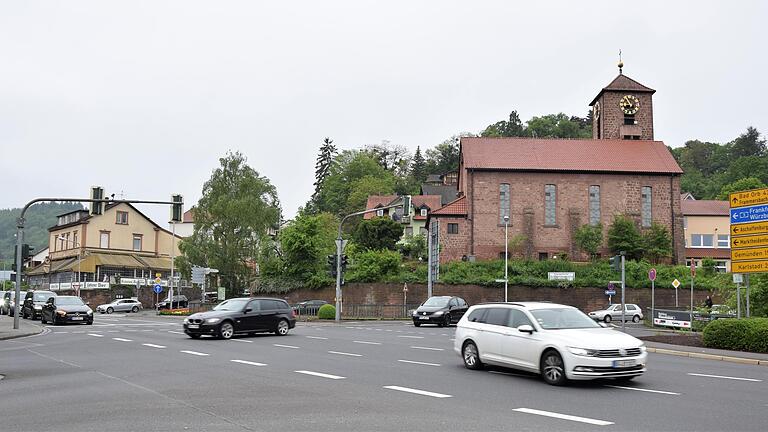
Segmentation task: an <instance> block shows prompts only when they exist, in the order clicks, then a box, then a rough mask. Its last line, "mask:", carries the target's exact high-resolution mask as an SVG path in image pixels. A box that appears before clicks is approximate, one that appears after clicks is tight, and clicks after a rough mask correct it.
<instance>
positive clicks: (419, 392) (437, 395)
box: [384, 386, 453, 398]
mask: <svg viewBox="0 0 768 432" xmlns="http://www.w3.org/2000/svg"><path fill="white" fill-rule="evenodd" d="M384 388H385V389H390V390H397V391H401V392H406V393H413V394H417V395H422V396H431V397H435V398H449V397H453V396H451V395H448V394H443V393H434V392H431V391H426V390H419V389H413V388H408V387H400V386H384Z"/></svg>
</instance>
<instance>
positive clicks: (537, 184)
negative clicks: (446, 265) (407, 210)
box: [427, 63, 685, 263]
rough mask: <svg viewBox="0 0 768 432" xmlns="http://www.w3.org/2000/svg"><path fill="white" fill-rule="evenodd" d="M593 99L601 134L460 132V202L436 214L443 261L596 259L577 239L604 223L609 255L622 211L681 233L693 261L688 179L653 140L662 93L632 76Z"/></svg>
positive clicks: (676, 242)
mask: <svg viewBox="0 0 768 432" xmlns="http://www.w3.org/2000/svg"><path fill="white" fill-rule="evenodd" d="M622 66H623V65H622V64H621V63H620V64H619V68H620V69H619V75H618V76H617V77H616V78H615V79H614V80H613V81H611V83H610V84H608V85H607V86H606V87H604V88H603V89H601V90H600V91H599V92H598V94H597V96H595V98H594V99H593V100H592V102H591V103H590V106H591V107H592V114H593V115H592V121H593V124H592V139H537V138H486V137H467V138H462V139H461V144H460V162H459V177H458V196H459V198H457V199H456V200H454V201H452V202H450V203H448V204H446V205H445V206H443V207H441V208H439V209H436V210H434V211H433V212H431V213H430V215H429V221H427V223H428V226H429V229H430V230H437V231H438V242H439V244H440V261H441V262H447V261H455V260H461V259H465V260H474V259H478V260H481V259H482V260H486V259H496V258H503V257H504V243H505V241H504V238H505V229H506V230H508V238H509V240H510V241H509V243H510V250H509V253H510V255H511V256H518V257H525V258H528V259H547V258H553V257H555V256H558V255H561V254H568V256H569V257H570V259H572V260H587V259H588V258H589V257H588V256H587V255H586V254H585V253H583V252H582V251H581V250H579V248H578V247H577V246H576V241H575V233H576V230H577V229H578V228H579V227H581V226H582V225H586V224H589V225H597V224H602V226H603V235H604V242H603V247H602V249H601V252H600V253H601V255H603V256H607V255H608V254H609V251H608V249H607V237H608V236H607V233H608V229H609V228H610V226H611V225H612V223H613V220H614V217H615V216H616V215H625V216H627V217H629V218H630V219H632V220H633V221H634V222H635V224H636V226H637V227H638V229H639V230H640V231H641V232H642V231H643V230H646V229H648V228H650V227H651V224H652V223H654V222H655V223H658V224H661V225H663V226H664V227H666V228H667V230H668V231H669V233H670V234H671V237H672V248H673V253H672V255H673V256H672V261H673V262H677V263H682V262H684V259H685V246H684V234H683V215H682V212H681V209H680V176H681V175H682V173H683V170H682V169H681V168H680V166H679V165H678V164H677V162H676V161H675V159H674V157H673V156H672V154H671V153H670V151H669V150H668V149H667V146H666V145H665V144H664V143H663V142H661V141H656V140H654V129H653V101H652V98H653V94H654V93H655V90H653V89H650V88H648V87H646V86H644V85H642V84H640V83H639V82H637V81H635V80H633V79H631V78H629V77H628V76H626V75H624V74H623V73H622V71H621V67H622Z"/></svg>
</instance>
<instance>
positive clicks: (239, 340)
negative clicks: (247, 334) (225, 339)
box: [230, 339, 253, 343]
mask: <svg viewBox="0 0 768 432" xmlns="http://www.w3.org/2000/svg"><path fill="white" fill-rule="evenodd" d="M230 341H232V342H245V343H253V341H249V340H245V339H230Z"/></svg>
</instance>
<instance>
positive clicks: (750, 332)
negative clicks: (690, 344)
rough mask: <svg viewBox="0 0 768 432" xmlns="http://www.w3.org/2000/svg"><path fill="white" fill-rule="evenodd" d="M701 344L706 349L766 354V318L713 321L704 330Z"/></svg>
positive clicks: (767, 328)
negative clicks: (702, 343)
mask: <svg viewBox="0 0 768 432" xmlns="http://www.w3.org/2000/svg"><path fill="white" fill-rule="evenodd" d="M702 342H704V346H705V347H708V348H720V349H729V350H737V351H750V352H759V353H768V318H749V319H732V318H723V319H719V320H716V321H713V322H711V323H709V324H708V325H707V327H706V328H705V329H704V334H703V336H702Z"/></svg>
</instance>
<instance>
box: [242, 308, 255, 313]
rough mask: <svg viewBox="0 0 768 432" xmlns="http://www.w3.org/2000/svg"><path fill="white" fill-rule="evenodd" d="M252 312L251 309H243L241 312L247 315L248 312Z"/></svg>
mask: <svg viewBox="0 0 768 432" xmlns="http://www.w3.org/2000/svg"><path fill="white" fill-rule="evenodd" d="M252 311H253V309H252V308H245V310H244V311H243V312H245V313H248V312H252Z"/></svg>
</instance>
